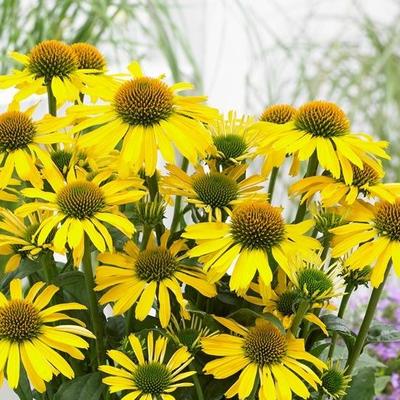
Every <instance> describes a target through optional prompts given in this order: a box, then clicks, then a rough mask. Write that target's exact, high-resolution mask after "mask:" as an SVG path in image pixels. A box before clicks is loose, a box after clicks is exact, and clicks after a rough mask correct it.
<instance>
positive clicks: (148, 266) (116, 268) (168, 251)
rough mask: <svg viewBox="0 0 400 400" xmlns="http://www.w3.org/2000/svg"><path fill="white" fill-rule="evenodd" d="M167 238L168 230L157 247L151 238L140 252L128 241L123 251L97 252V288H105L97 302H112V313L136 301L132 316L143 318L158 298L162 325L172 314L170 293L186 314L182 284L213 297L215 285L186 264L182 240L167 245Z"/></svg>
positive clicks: (124, 308)
mask: <svg viewBox="0 0 400 400" xmlns="http://www.w3.org/2000/svg"><path fill="white" fill-rule="evenodd" d="M168 237H169V232H168V231H167V232H166V233H165V234H164V235H163V236H162V238H161V244H160V246H157V245H156V244H155V243H154V241H153V240H150V241H149V243H148V245H147V248H146V249H145V250H142V251H140V250H139V248H138V247H137V246H136V245H135V244H134V243H133V242H132V241H128V242H127V243H126V244H125V247H124V252H123V253H117V254H110V253H103V254H100V255H99V256H98V259H99V261H100V262H101V263H102V264H103V265H102V266H100V267H98V268H97V274H96V282H97V287H96V290H104V289H107V291H106V293H105V294H104V295H103V296H102V297H101V298H100V303H101V304H106V303H109V302H113V303H114V307H113V311H114V313H115V314H121V313H123V312H125V311H127V310H128V309H129V308H131V307H132V306H133V305H134V304H136V308H135V316H136V318H137V319H138V320H140V321H142V320H144V319H145V318H146V317H147V316H148V315H149V313H150V310H151V308H152V306H153V303H154V301H155V300H157V302H158V305H159V313H158V314H159V319H160V323H161V326H162V327H163V328H165V327H166V326H167V325H168V323H169V320H170V317H171V299H170V293H171V294H172V295H173V296H174V297H175V298H176V300H177V302H178V303H179V305H180V307H181V313H182V315H183V316H185V317H188V316H189V315H188V312H187V311H186V308H185V307H186V301H185V299H184V297H183V295H182V284H186V285H189V286H191V287H193V288H194V289H196V290H197V291H199V292H200V293H201V294H203V295H204V296H207V297H213V296H215V295H216V294H217V292H216V289H215V286H214V285H213V284H211V283H209V282H207V280H206V276H205V274H204V273H203V272H202V270H201V268H200V267H196V266H190V265H186V264H185V258H186V256H185V251H186V246H185V242H184V241H183V240H177V241H175V242H174V243H173V244H172V245H171V246H168V245H167V242H168Z"/></svg>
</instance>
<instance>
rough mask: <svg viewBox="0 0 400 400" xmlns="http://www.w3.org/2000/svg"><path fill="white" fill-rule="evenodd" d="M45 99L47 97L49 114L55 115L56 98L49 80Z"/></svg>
mask: <svg viewBox="0 0 400 400" xmlns="http://www.w3.org/2000/svg"><path fill="white" fill-rule="evenodd" d="M46 87H47V99H48V105H49V114H50V115H52V116H53V117H56V116H57V100H56V98H55V97H54V94H53V91H52V89H51V82H49V83H48V84H47V85H46Z"/></svg>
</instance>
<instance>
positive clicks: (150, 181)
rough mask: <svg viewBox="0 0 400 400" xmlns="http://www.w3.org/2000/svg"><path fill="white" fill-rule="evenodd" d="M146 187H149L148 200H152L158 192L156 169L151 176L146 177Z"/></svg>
mask: <svg viewBox="0 0 400 400" xmlns="http://www.w3.org/2000/svg"><path fill="white" fill-rule="evenodd" d="M146 181H147V187H148V188H149V194H150V200H151V201H153V200H154V199H155V197H156V196H157V193H158V176H157V171H156V172H154V174H153V175H152V176H148V177H146Z"/></svg>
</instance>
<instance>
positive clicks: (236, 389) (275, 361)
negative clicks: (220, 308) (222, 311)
mask: <svg viewBox="0 0 400 400" xmlns="http://www.w3.org/2000/svg"><path fill="white" fill-rule="evenodd" d="M214 318H215V319H216V320H217V321H218V322H219V323H221V324H222V325H224V326H225V327H226V328H228V329H229V330H231V331H232V332H233V333H234V334H235V335H232V334H220V335H216V336H213V337H210V338H203V339H202V341H201V343H202V347H203V351H204V352H205V353H206V354H210V355H212V356H218V357H220V358H218V359H215V360H213V361H210V362H208V363H207V364H206V365H205V367H204V371H205V373H206V374H212V375H213V376H214V377H215V378H216V379H225V378H228V377H229V376H232V375H235V374H236V373H238V372H239V371H240V375H239V378H238V379H237V380H236V381H235V383H234V384H233V385H232V386H231V387H230V388H229V389H228V391H227V392H226V393H225V396H226V397H227V398H228V399H229V398H232V397H234V396H236V395H237V396H238V398H239V400H244V399H246V398H248V396H249V395H250V393H251V392H252V390H253V388H254V385H255V384H256V382H257V381H258V382H259V390H258V399H260V400H270V399H282V400H283V399H285V400H291V399H292V393H294V394H296V395H297V396H299V397H301V398H302V399H308V398H309V397H310V392H309V390H308V388H307V386H306V383H308V384H309V385H310V386H311V387H312V388H313V389H314V390H317V388H318V387H317V385H319V384H321V380H320V379H319V378H318V376H317V375H316V374H315V372H314V371H313V370H312V369H311V368H310V367H309V366H307V365H306V364H305V363H303V362H302V361H306V362H308V363H311V364H312V365H314V366H315V367H316V368H317V369H318V370H320V371H323V370H324V369H326V365H325V363H324V362H322V361H321V360H319V359H318V358H316V357H314V356H313V355H311V354H310V353H308V352H306V351H305V348H304V340H303V339H296V338H294V337H293V336H292V334H291V333H290V332H288V333H286V334H283V333H282V332H281V331H280V330H279V329H278V328H276V327H275V326H273V325H272V324H271V323H269V322H267V321H266V320H262V319H258V320H256V324H255V326H253V327H250V328H246V327H244V326H242V325H240V324H238V323H237V322H235V321H233V320H230V319H225V318H221V317H214Z"/></svg>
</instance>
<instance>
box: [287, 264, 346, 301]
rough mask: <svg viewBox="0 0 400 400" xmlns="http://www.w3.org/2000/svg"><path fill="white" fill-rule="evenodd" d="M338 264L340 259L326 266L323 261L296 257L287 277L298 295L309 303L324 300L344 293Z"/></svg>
mask: <svg viewBox="0 0 400 400" xmlns="http://www.w3.org/2000/svg"><path fill="white" fill-rule="evenodd" d="M339 264H340V260H339V261H336V262H334V263H332V264H331V265H330V266H329V267H328V268H326V266H325V261H323V262H322V263H316V262H310V261H304V260H301V259H300V258H298V257H297V258H296V259H293V260H292V269H291V273H290V274H289V279H290V280H291V282H292V283H293V285H294V287H295V288H296V289H297V290H298V292H299V294H300V296H301V297H302V298H304V299H305V300H307V301H308V302H309V303H311V304H312V303H316V302H326V301H329V300H330V299H332V298H334V297H339V296H342V295H343V294H344V281H343V278H342V277H341V276H340V267H339ZM326 306H327V305H325V307H326Z"/></svg>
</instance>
